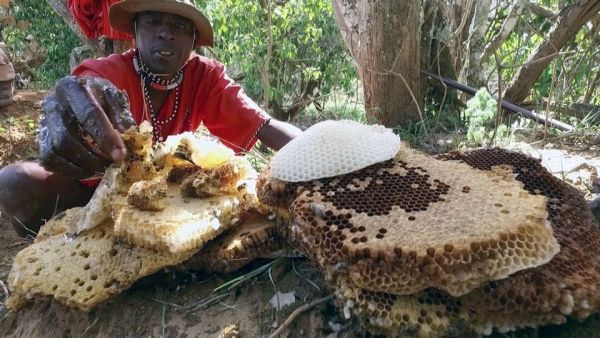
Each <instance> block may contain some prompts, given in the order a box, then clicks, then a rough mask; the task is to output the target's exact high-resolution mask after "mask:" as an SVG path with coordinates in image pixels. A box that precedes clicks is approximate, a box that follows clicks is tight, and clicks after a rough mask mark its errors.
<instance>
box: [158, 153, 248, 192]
mask: <svg viewBox="0 0 600 338" xmlns="http://www.w3.org/2000/svg"><path fill="white" fill-rule="evenodd" d="M169 176H174V175H172V174H169ZM253 176H256V172H255V171H254V169H253V168H252V166H251V165H250V162H249V161H248V160H247V159H245V158H243V157H239V156H234V157H232V158H231V159H230V160H229V161H227V162H225V163H223V164H221V165H219V166H216V167H212V168H201V169H199V170H196V171H194V172H193V173H191V174H189V175H187V176H186V177H185V178H184V179H182V180H181V192H182V194H183V195H184V196H188V197H195V198H205V197H209V196H217V195H223V194H234V193H236V192H237V188H238V183H239V181H240V180H242V179H246V178H249V177H253Z"/></svg>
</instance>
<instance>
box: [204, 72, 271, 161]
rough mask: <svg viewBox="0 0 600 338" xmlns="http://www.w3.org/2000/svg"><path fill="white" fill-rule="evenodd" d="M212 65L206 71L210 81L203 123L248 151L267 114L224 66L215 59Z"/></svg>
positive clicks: (222, 137) (231, 145) (225, 140)
mask: <svg viewBox="0 0 600 338" xmlns="http://www.w3.org/2000/svg"><path fill="white" fill-rule="evenodd" d="M214 65H215V67H214V68H212V69H211V70H210V71H209V72H208V74H207V77H208V78H210V80H211V83H213V85H212V86H211V89H210V92H209V93H208V95H207V96H206V100H207V102H206V106H205V107H206V110H205V115H204V119H203V121H202V123H203V124H204V125H205V126H206V128H208V130H209V131H210V132H211V133H212V134H213V135H215V136H217V137H219V138H220V139H221V140H222V141H223V142H225V143H226V144H228V145H229V146H230V147H232V148H234V150H235V149H237V151H249V150H250V149H252V146H254V144H255V143H256V140H257V134H258V131H259V130H260V128H261V127H262V126H263V125H264V124H265V123H267V122H268V121H269V119H270V116H269V115H268V114H267V113H266V112H264V111H263V110H262V109H261V108H260V107H259V106H258V105H257V104H256V103H255V102H254V101H252V99H251V98H249V97H248V96H247V95H246V93H244V90H243V89H242V88H241V87H240V86H239V85H237V84H235V83H234V82H233V80H232V79H231V78H230V77H229V76H228V75H227V74H226V72H225V66H223V65H222V64H220V63H218V62H216V61H215V62H214Z"/></svg>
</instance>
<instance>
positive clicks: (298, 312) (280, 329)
mask: <svg viewBox="0 0 600 338" xmlns="http://www.w3.org/2000/svg"><path fill="white" fill-rule="evenodd" d="M332 298H333V294H331V295H329V296H326V297H323V298H319V299H317V300H315V301H314V302H312V303H309V304H304V305H302V306H301V307H299V308H297V309H296V310H294V312H292V314H290V316H289V317H288V318H287V319H286V320H285V322H283V324H281V325H280V326H279V327H278V328H277V330H275V332H273V333H272V334H271V335H270V336H269V338H277V337H279V335H280V334H281V333H282V332H283V331H284V330H285V329H286V328H287V327H288V326H290V324H292V322H293V321H294V319H296V317H298V316H299V315H301V314H302V313H303V312H306V311H308V310H310V309H311V308H313V307H315V306H317V305H319V304H322V303H325V302H327V301H329V300H331V299H332Z"/></svg>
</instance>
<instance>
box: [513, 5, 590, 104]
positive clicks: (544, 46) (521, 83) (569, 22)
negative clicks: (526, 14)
mask: <svg viewBox="0 0 600 338" xmlns="http://www.w3.org/2000/svg"><path fill="white" fill-rule="evenodd" d="M599 10H600V0H588V1H580V2H579V3H578V4H574V5H571V6H569V7H567V8H565V9H563V10H562V11H561V14H560V15H559V17H558V21H557V22H556V24H555V25H554V27H553V28H552V30H551V32H550V34H549V36H548V37H547V38H546V39H545V40H544V42H542V43H541V44H540V45H539V46H538V48H537V49H536V50H535V51H534V52H533V53H532V54H531V55H530V56H529V59H528V62H527V63H526V65H525V66H523V67H522V68H521V69H519V71H518V72H517V74H516V75H515V77H514V78H513V80H512V81H511V84H510V85H509V86H508V88H507V90H506V92H505V93H504V97H505V98H506V99H507V100H508V101H511V102H514V103H516V104H518V103H520V102H523V101H524V100H525V99H526V98H527V96H529V92H530V91H531V88H532V87H533V84H534V83H535V81H537V79H538V78H539V76H540V75H541V74H542V72H543V71H544V69H545V68H546V66H548V64H550V62H552V60H553V58H546V57H547V56H548V55H551V54H556V53H558V52H559V51H560V50H561V49H562V47H563V46H564V45H565V44H566V43H567V41H568V40H569V39H570V38H571V37H573V36H574V35H575V34H576V33H577V31H578V30H579V28H580V27H581V26H582V25H584V24H585V23H586V22H587V21H588V20H589V19H591V18H592V17H593V16H594V15H596V14H597V13H598V11H599ZM543 58H546V59H545V60H543V61H539V60H540V59H543ZM534 60H535V61H539V62H531V61H534Z"/></svg>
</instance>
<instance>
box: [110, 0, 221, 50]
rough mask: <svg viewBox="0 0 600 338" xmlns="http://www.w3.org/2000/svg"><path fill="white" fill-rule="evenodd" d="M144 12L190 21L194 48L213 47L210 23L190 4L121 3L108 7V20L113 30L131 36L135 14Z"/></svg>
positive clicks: (134, 0) (138, 0) (136, 0)
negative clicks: (158, 13)
mask: <svg viewBox="0 0 600 338" xmlns="http://www.w3.org/2000/svg"><path fill="white" fill-rule="evenodd" d="M146 11H153V12H165V13H172V14H177V15H180V16H182V17H184V18H187V19H190V20H191V21H192V23H193V24H194V26H195V27H196V30H197V31H198V36H197V39H196V44H195V46H196V47H201V46H212V45H213V40H214V37H213V30H212V27H211V25H210V21H208V18H207V17H206V16H205V15H204V14H202V12H200V10H198V9H197V8H196V7H194V6H192V5H190V4H186V3H182V2H176V1H164V0H127V1H121V2H117V3H115V4H113V5H112V6H111V7H110V10H109V13H108V18H109V20H110V25H111V26H112V27H113V28H114V29H115V30H117V31H120V32H124V33H129V34H133V19H134V17H135V14H136V13H139V12H146Z"/></svg>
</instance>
